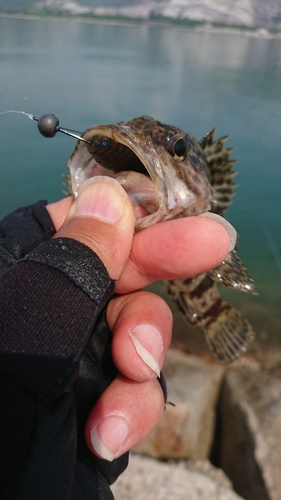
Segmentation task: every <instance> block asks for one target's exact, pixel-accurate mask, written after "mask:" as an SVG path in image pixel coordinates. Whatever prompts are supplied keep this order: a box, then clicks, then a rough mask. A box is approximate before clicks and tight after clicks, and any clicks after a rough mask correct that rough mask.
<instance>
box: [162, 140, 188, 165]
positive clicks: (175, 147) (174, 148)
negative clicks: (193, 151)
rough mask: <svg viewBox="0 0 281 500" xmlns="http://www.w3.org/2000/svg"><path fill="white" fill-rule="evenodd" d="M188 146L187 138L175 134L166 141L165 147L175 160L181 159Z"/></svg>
mask: <svg viewBox="0 0 281 500" xmlns="http://www.w3.org/2000/svg"><path fill="white" fill-rule="evenodd" d="M189 148H190V144H189V142H188V141H187V138H186V137H184V136H182V135H180V134H176V135H174V136H172V137H170V138H169V139H168V141H167V149H168V151H169V153H170V155H171V156H172V157H173V158H174V159H175V160H183V159H184V158H185V156H186V154H187V152H188V150H189Z"/></svg>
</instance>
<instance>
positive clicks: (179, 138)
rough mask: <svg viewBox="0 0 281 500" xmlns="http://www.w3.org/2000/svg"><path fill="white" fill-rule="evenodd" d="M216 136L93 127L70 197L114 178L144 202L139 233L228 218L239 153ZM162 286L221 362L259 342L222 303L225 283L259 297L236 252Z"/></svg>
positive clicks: (74, 159) (78, 157)
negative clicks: (92, 181)
mask: <svg viewBox="0 0 281 500" xmlns="http://www.w3.org/2000/svg"><path fill="white" fill-rule="evenodd" d="M214 133H215V129H213V130H212V131H211V132H209V133H208V134H207V135H206V136H205V137H204V138H203V139H202V140H201V141H197V140H196V139H195V138H194V137H193V136H191V135H190V134H187V133H186V132H184V131H183V130H181V129H179V128H177V127H174V126H171V125H166V124H164V123H162V122H159V121H157V120H155V119H154V118H151V117H149V116H142V117H139V118H134V119H133V120H131V121H129V122H120V123H118V124H116V125H95V126H93V127H90V128H88V129H87V130H85V132H83V134H81V138H83V140H78V142H77V145H76V148H75V150H74V151H73V153H72V155H71V157H70V159H69V161H68V166H69V167H70V172H71V181H72V191H73V193H74V194H75V195H77V193H78V191H79V186H80V184H81V183H82V182H84V181H85V180H86V179H87V178H89V177H92V176H94V175H107V176H111V177H113V178H116V180H118V181H119V182H120V183H121V185H122V186H123V187H124V189H125V190H126V191H127V192H128V194H129V196H130V197H135V198H136V199H137V200H139V201H138V202H139V203H140V204H143V206H144V207H146V209H147V211H148V213H147V215H146V216H145V217H142V218H141V219H138V220H136V224H135V230H136V231H140V230H143V229H145V228H146V227H149V226H151V225H153V224H155V223H157V222H160V221H163V220H170V219H176V218H180V217H186V216H190V215H199V214H201V213H204V212H206V211H208V210H210V211H212V212H214V213H216V214H218V215H223V214H224V213H225V211H226V210H227V208H228V206H229V205H230V204H231V203H232V199H233V197H234V194H235V193H234V190H235V189H236V187H237V186H238V185H237V184H235V183H234V182H233V179H234V178H235V176H236V175H237V172H236V171H234V170H233V166H234V165H235V164H236V161H235V160H231V159H230V156H231V154H232V153H233V151H234V149H233V148H224V145H225V143H226V141H227V140H228V138H229V136H224V137H221V138H220V139H217V140H214ZM103 139H104V141H103ZM103 143H104V144H105V145H106V147H104V149H103V146H102V144H103ZM109 144H112V146H111V149H110V147H108V146H109ZM120 145H121V146H122V147H121V149H120V147H119V146H120ZM123 147H124V149H123ZM120 150H122V154H120ZM109 151H110V153H111V154H110V155H109ZM118 152H119V153H118ZM95 154H96V158H95ZM178 155H180V156H178ZM109 157H110V161H108V158H109ZM124 165H126V169H125V170H126V171H124ZM134 165H138V168H134ZM140 165H141V166H140ZM135 170H137V172H135ZM142 172H143V174H145V177H146V179H147V178H148V175H149V177H150V179H151V186H152V188H151V189H147V183H146V184H145V189H143V188H142V187H141V186H142V177H144V175H143V174H142ZM148 182H150V181H148ZM151 192H153V196H154V199H153V200H151ZM132 193H133V194H132ZM146 196H147V197H148V201H147V202H146V200H145V197H146ZM148 207H151V211H149V210H150V208H148ZM165 283H166V285H167V289H168V293H169V295H170V296H171V297H172V298H173V300H174V301H175V302H176V304H177V306H178V308H179V310H180V312H181V314H182V315H183V316H184V318H185V320H186V321H187V322H188V323H190V324H191V325H193V326H199V327H201V328H202V329H203V331H204V333H205V337H206V341H207V343H208V345H209V347H210V349H211V351H212V352H213V354H214V355H215V357H216V358H217V359H218V360H219V361H221V362H223V363H229V362H231V361H233V360H234V359H236V358H237V357H238V356H239V355H241V354H243V353H244V352H246V350H247V348H248V346H249V345H250V343H251V342H252V341H253V339H254V331H253V329H252V326H251V325H250V323H249V321H248V320H247V319H246V318H244V317H243V315H242V314H241V313H240V312H239V311H238V310H237V309H235V308H234V307H232V306H231V305H229V304H228V303H227V302H226V301H224V300H222V298H221V296H220V293H219V290H218V287H217V283H220V284H223V285H226V286H228V287H230V288H233V289H234V290H238V291H243V292H246V293H249V294H252V295H255V294H256V293H257V292H256V290H255V287H254V282H253V279H252V278H251V276H250V275H249V273H248V271H247V269H246V268H245V266H244V265H243V264H242V262H241V260H240V259H239V257H238V255H237V252H236V250H233V251H232V252H230V253H229V254H228V256H227V257H226V259H225V260H224V261H223V262H222V263H221V264H220V265H219V266H217V267H216V268H215V269H213V270H211V271H209V272H206V273H202V274H200V275H198V276H196V277H194V278H185V279H174V280H169V281H166V282H165Z"/></svg>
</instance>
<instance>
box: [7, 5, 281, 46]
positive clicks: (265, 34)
mask: <svg viewBox="0 0 281 500" xmlns="http://www.w3.org/2000/svg"><path fill="white" fill-rule="evenodd" d="M1 17H2V18H10V19H24V20H28V21H61V22H69V21H74V22H78V23H82V24H103V25H109V26H148V27H164V28H165V27H169V28H174V29H176V30H181V31H182V30H189V31H193V32H195V33H209V34H224V35H238V36H243V35H244V36H248V37H254V38H264V39H277V40H278V39H281V31H276V32H270V31H269V30H268V28H247V27H243V28H240V27H232V26H227V25H225V26H216V25H212V24H210V23H208V22H206V23H205V24H198V25H194V26H192V25H188V24H186V25H183V24H181V23H177V22H169V21H168V20H167V21H165V20H163V21H157V20H145V19H144V20H142V19H134V18H129V17H128V18H127V19H126V18H124V19H122V20H121V19H118V18H111V17H108V18H106V17H103V18H102V17H101V18H99V17H96V18H95V17H92V18H91V17H88V18H86V17H81V16H79V15H77V16H74V15H73V16H64V15H51V14H50V15H47V14H46V15H45V14H44V15H36V14H21V13H14V14H12V13H8V12H7V13H6V12H0V18H1Z"/></svg>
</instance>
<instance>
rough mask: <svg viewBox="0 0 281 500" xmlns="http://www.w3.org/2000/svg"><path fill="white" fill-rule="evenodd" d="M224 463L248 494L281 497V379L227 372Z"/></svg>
mask: <svg viewBox="0 0 281 500" xmlns="http://www.w3.org/2000/svg"><path fill="white" fill-rule="evenodd" d="M219 431H220V433H219V434H220V437H219V440H220V449H219V464H220V466H221V467H222V468H223V470H224V471H225V472H226V474H227V475H228V476H229V477H230V479H231V480H232V482H233V485H234V489H235V491H237V492H238V493H239V494H240V495H242V496H243V497H245V498H246V499H247V500H253V499H255V500H280V498H281V452H280V450H281V380H280V379H279V378H277V377H274V376H272V375H270V374H268V373H264V372H258V371H256V372H255V371H251V370H248V369H245V368H244V369H243V368H236V369H232V370H231V371H230V372H229V373H227V375H226V377H225V381H224V384H223V390H222V396H221V404H220V424H219Z"/></svg>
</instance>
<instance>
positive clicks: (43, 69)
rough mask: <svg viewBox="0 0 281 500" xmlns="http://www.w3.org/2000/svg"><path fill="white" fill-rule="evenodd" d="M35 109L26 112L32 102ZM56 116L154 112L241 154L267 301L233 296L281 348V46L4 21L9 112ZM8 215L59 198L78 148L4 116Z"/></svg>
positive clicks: (244, 243)
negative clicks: (224, 140) (223, 138)
mask: <svg viewBox="0 0 281 500" xmlns="http://www.w3.org/2000/svg"><path fill="white" fill-rule="evenodd" d="M25 98H26V99H27V101H28V107H29V108H27V105H26V102H25ZM9 109H14V110H23V111H28V110H29V111H30V112H31V113H32V114H34V115H36V116H40V115H42V114H45V113H50V112H51V113H55V114H56V115H57V116H58V117H59V119H60V124H61V126H63V127H66V128H70V129H74V130H78V131H82V130H84V129H85V128H86V127H88V126H91V125H94V124H96V123H115V122H117V121H121V120H128V119H131V118H133V117H135V116H138V115H142V114H149V115H152V116H154V117H155V118H158V119H160V120H162V121H164V122H166V123H171V124H173V125H177V126H179V127H181V128H183V129H185V130H186V131H188V132H190V133H191V134H193V135H195V137H197V138H198V139H200V138H201V137H202V136H203V135H204V134H205V133H206V132H208V131H209V130H210V129H212V128H213V127H214V126H216V127H217V136H219V135H226V134H230V135H231V139H230V140H229V146H230V147H232V146H233V147H235V148H236V150H235V154H234V155H233V156H234V157H235V158H237V159H239V164H238V166H237V168H238V170H239V176H238V177H237V182H239V184H240V187H239V188H238V189H237V195H236V197H235V199H234V204H233V205H232V206H231V207H230V209H229V210H228V212H227V218H228V220H229V221H230V222H232V223H233V224H234V226H235V227H236V229H237V230H238V232H239V234H240V242H239V254H240V257H241V258H242V260H243V261H244V263H245V264H246V266H247V268H248V270H249V271H250V273H251V274H252V276H253V277H254V279H255V282H256V286H257V289H258V291H259V293H260V295H259V297H248V296H247V295H245V294H239V293H237V292H235V293H233V292H230V291H229V292H224V293H225V294H226V296H227V298H228V299H229V300H230V301H231V302H232V303H233V304H234V305H236V306H238V307H239V308H240V309H241V310H242V311H243V313H244V314H245V315H246V316H247V317H248V319H250V321H251V322H252V324H253V325H254V327H255V329H256V331H257V334H258V336H259V338H260V340H261V341H262V342H265V343H267V345H269V344H270V345H275V342H278V344H279V346H281V299H280V298H281V40H280V39H265V38H257V37H252V36H247V35H241V34H240V35H237V34H227V35H226V34H222V33H208V32H196V31H192V30H187V29H182V28H181V29H180V28H177V27H175V26H171V27H167V26H153V27H152V26H146V25H127V26H126V25H107V24H90V23H81V22H77V21H74V20H73V21H72V20H69V21H63V20H60V21H56V20H27V19H11V18H4V17H2V18H0V111H5V110H9ZM0 145H1V156H0V158H1V164H0V168H1V184H0V186H1V187H0V189H1V196H0V216H1V217H2V216H4V215H5V214H7V213H9V212H10V211H11V210H14V209H15V208H17V207H18V206H21V205H25V204H29V203H33V202H35V201H37V200H38V199H39V198H43V199H48V200H49V201H54V200H56V199H59V198H60V197H61V182H62V179H61V173H62V172H64V171H66V168H65V164H66V161H67V159H68V157H69V155H70V153H71V152H72V149H73V148H74V146H75V141H74V140H73V139H71V138H69V137H66V136H63V135H62V134H58V135H57V136H56V137H55V138H54V139H52V140H50V139H44V138H43V137H41V136H40V134H39V133H38V130H37V126H36V122H34V121H31V120H29V119H28V118H27V117H25V116H23V115H17V114H6V115H2V116H0Z"/></svg>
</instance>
